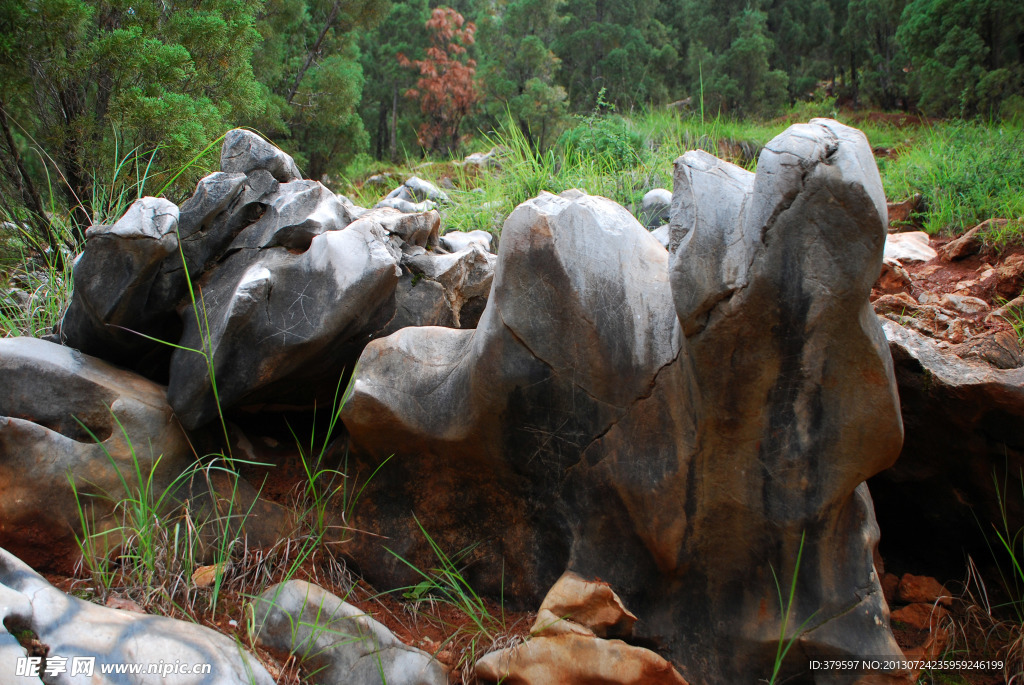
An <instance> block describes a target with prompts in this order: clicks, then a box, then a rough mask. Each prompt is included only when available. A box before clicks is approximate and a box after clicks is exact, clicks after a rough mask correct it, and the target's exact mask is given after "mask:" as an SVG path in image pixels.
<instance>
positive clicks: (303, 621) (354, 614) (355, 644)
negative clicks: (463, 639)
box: [252, 580, 448, 685]
mask: <svg viewBox="0 0 1024 685" xmlns="http://www.w3.org/2000/svg"><path fill="white" fill-rule="evenodd" d="M253 624H254V625H255V631H254V633H253V635H252V637H254V638H255V639H256V640H257V641H258V642H259V643H260V644H261V645H263V646H264V647H269V648H271V649H276V650H282V651H287V652H290V653H292V654H295V655H296V656H298V657H299V659H300V660H301V662H302V664H303V666H304V667H305V668H306V669H308V671H307V672H314V673H316V674H317V677H318V679H320V680H323V681H325V682H337V683H346V684H350V685H376V684H378V683H381V682H384V683H387V684H388V685H447V683H448V676H447V673H445V670H444V667H443V666H441V664H440V663H439V662H438V661H437V660H435V659H434V658H433V657H432V656H430V655H429V654H427V653H426V652H423V651H420V650H418V649H415V648H414V647H410V646H408V645H405V644H402V643H401V642H400V641H399V640H398V638H396V637H395V636H394V634H392V632H391V631H390V630H388V629H387V628H386V627H385V626H384V625H382V624H381V623H378V622H377V621H375V620H373V619H372V618H370V617H369V616H368V615H367V614H366V613H365V612H363V611H362V610H360V609H358V608H356V607H354V606H352V605H351V604H347V603H345V602H343V601H341V600H340V599H338V598H337V597H335V596H334V595H332V594H330V593H329V592H326V591H325V590H324V589H323V588H320V587H317V586H316V585H311V584H309V583H307V582H305V581H301V580H291V581H288V582H287V583H283V584H281V585H275V586H273V587H271V588H269V589H268V590H266V591H265V592H264V593H263V594H262V595H261V596H260V597H259V598H258V599H257V600H256V601H255V602H254V621H253Z"/></svg>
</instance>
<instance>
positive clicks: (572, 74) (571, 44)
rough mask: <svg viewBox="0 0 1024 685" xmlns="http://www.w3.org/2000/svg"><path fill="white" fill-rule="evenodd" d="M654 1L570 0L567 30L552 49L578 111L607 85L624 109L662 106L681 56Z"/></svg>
mask: <svg viewBox="0 0 1024 685" xmlns="http://www.w3.org/2000/svg"><path fill="white" fill-rule="evenodd" d="M658 4H659V3H658V2H656V1H655V0H623V1H621V2H614V3H605V2H602V1H601V0H566V2H565V6H564V7H565V9H564V12H563V16H564V17H565V18H566V23H565V28H564V29H563V30H561V31H560V32H559V35H558V36H557V39H556V40H555V41H554V42H553V44H552V48H553V50H554V52H555V54H557V55H558V57H559V59H561V60H562V66H561V72H560V74H561V76H560V81H561V83H562V85H563V86H564V87H565V89H566V91H567V92H568V96H569V102H570V105H571V106H572V107H573V108H575V109H576V111H580V110H583V109H584V108H586V107H589V106H590V102H591V101H592V100H591V98H593V94H594V92H596V91H597V90H599V89H601V88H604V89H605V90H606V93H607V97H608V100H609V101H610V102H612V103H613V104H615V105H616V106H618V107H619V108H620V110H623V111H625V110H629V109H632V108H635V107H640V106H644V105H649V104H660V103H662V102H664V101H666V99H667V98H668V89H667V86H666V80H667V76H668V75H669V74H671V73H672V70H673V69H674V68H675V65H676V61H677V60H678V51H677V49H676V47H675V46H674V45H673V43H672V41H671V40H670V39H669V34H668V29H667V28H666V27H665V26H664V25H663V24H662V23H661V21H659V19H658V17H657V14H656V12H657V9H658Z"/></svg>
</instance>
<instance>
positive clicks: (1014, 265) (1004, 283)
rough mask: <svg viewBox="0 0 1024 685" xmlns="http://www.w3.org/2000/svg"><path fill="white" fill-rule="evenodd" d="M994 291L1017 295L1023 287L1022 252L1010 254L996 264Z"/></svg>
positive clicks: (1011, 295) (1006, 295) (1001, 293)
mask: <svg viewBox="0 0 1024 685" xmlns="http://www.w3.org/2000/svg"><path fill="white" fill-rule="evenodd" d="M996 280H997V282H996V292H998V293H999V294H1000V295H1002V296H1003V297H1018V296H1019V295H1020V293H1021V289H1022V288H1024V254H1019V253H1018V254H1012V255H1010V256H1009V257H1007V258H1006V259H1005V260H1003V262H1002V263H1001V264H999V265H998V266H996Z"/></svg>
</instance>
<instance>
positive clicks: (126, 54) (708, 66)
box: [0, 0, 1024, 226]
mask: <svg viewBox="0 0 1024 685" xmlns="http://www.w3.org/2000/svg"><path fill="white" fill-rule="evenodd" d="M451 5H452V6H451V7H441V6H435V3H432V2H429V1H428V0H410V1H407V2H388V0H194V1H193V2H189V3H185V2H181V3H176V2H170V1H167V0H164V1H162V2H153V1H152V0H143V1H142V2H139V0H7V1H5V2H4V3H2V5H0V83H2V84H3V87H2V88H0V128H2V136H0V163H2V166H3V169H4V172H5V173H4V174H2V177H3V179H2V180H0V195H2V199H3V204H4V206H3V207H0V209H2V210H3V211H5V212H6V213H7V214H8V215H11V216H19V215H22V213H23V212H24V210H25V209H26V208H27V209H28V210H30V211H31V212H32V213H34V214H35V215H37V216H40V215H43V214H44V212H46V211H50V212H51V213H52V210H53V209H54V208H53V207H47V206H46V205H47V204H48V203H50V204H52V203H54V202H58V203H60V204H62V205H66V207H65V209H68V208H74V209H75V212H76V216H75V219H76V220H77V221H76V223H77V224H79V225H84V226H88V225H89V224H90V223H91V222H92V221H93V220H95V219H97V218H98V217H97V213H98V212H97V210H96V207H98V206H100V205H102V204H103V198H102V197H97V195H99V196H102V195H103V193H104V192H107V191H106V190H105V188H107V187H108V186H109V184H110V182H111V180H112V177H115V176H117V175H119V174H120V175H122V176H123V175H124V174H126V173H128V171H129V169H128V167H135V166H138V165H142V169H141V172H139V173H144V174H148V175H150V176H152V177H157V176H158V175H159V174H161V173H163V174H165V176H164V178H172V177H174V173H172V171H173V170H177V169H181V168H182V166H183V165H187V164H188V163H189V161H190V160H192V159H193V158H194V157H195V156H196V155H197V154H198V153H200V152H201V151H203V150H205V149H207V148H208V146H211V144H212V143H213V141H215V140H216V139H217V138H218V136H220V135H222V134H223V133H224V132H225V131H226V130H228V129H230V128H232V127H236V126H244V127H249V128H252V129H253V130H256V131H258V132H260V133H261V134H263V135H264V136H266V137H268V138H269V139H271V140H272V141H274V142H275V143H276V144H277V145H279V146H281V147H282V148H284V149H287V150H289V151H290V152H291V153H292V154H293V155H294V156H295V158H296V161H297V163H298V164H299V166H300V168H301V169H302V170H303V173H304V174H305V175H306V176H307V177H309V178H315V179H322V180H327V181H328V182H329V181H330V180H331V179H334V180H337V179H338V178H339V177H340V176H342V175H344V174H346V169H348V168H350V165H352V164H353V163H354V162H359V161H362V163H363V164H362V166H364V167H365V166H366V164H367V162H370V161H372V160H386V161H390V162H399V161H404V160H408V159H411V158H417V157H420V156H422V155H424V154H430V153H433V154H435V155H441V156H447V155H454V154H457V153H460V152H465V151H466V149H467V143H468V141H471V140H473V139H474V136H478V134H479V132H481V131H482V132H487V131H492V130H496V129H497V128H498V127H499V126H501V125H503V123H507V122H510V123H514V124H515V125H516V126H517V127H518V129H519V130H520V131H521V132H522V134H523V135H524V136H525V137H526V138H527V140H528V141H529V143H530V144H531V145H532V146H533V147H534V148H535V149H537V150H544V149H547V148H549V147H551V146H552V145H554V144H555V143H556V142H557V140H558V137H559V135H560V134H562V133H563V132H564V131H565V130H566V129H567V128H569V127H571V125H572V124H573V122H574V121H575V119H574V117H577V118H578V117H579V116H580V115H586V114H587V113H592V112H594V111H595V108H601V109H603V111H612V110H614V111H615V112H616V113H618V114H631V113H640V112H647V111H651V110H652V109H654V108H658V107H661V106H666V105H671V106H673V107H675V108H677V109H678V110H679V111H681V112H682V113H684V114H686V113H689V114H694V115H698V116H713V117H728V118H732V119H735V118H762V119H764V118H767V117H772V116H775V115H778V114H779V113H782V112H784V111H786V109H787V108H790V107H793V106H794V105H795V104H799V103H800V102H804V101H812V102H821V101H825V102H828V103H830V104H831V105H833V106H836V107H857V108H877V109H881V110H885V111H897V110H899V111H906V112H910V113H914V114H920V115H922V116H926V117H942V118H951V117H952V118H966V119H982V120H998V119H1016V118H1018V117H1020V116H1021V115H1022V114H1024V4H1021V3H1020V2H1016V1H1015V0H775V1H772V0H754V1H753V2H750V1H748V0H743V2H739V1H738V0H726V1H712V0H623V1H621V2H609V1H607V0H456V1H455V2H452V3H451ZM213 147H216V146H213ZM154 151H158V152H159V154H157V155H153V152H154ZM128 160H130V163H128ZM136 171H138V170H136ZM181 180H183V181H189V182H190V183H192V182H194V180H195V179H194V178H191V177H190V176H189V175H188V174H186V177H185V178H183V179H181ZM190 183H185V184H184V186H183V189H184V188H187V186H188V185H190Z"/></svg>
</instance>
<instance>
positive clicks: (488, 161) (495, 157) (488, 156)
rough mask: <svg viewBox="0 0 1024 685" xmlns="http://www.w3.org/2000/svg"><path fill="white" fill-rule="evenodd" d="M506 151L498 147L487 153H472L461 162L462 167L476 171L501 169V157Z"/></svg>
mask: <svg viewBox="0 0 1024 685" xmlns="http://www.w3.org/2000/svg"><path fill="white" fill-rule="evenodd" d="M507 152H508V150H507V149H506V148H505V147H504V146H502V145H498V146H496V147H494V148H491V149H490V150H489V151H487V152H474V153H473V154H471V155H467V156H466V158H465V159H464V160H462V166H468V167H476V168H478V169H501V157H502V155H504V154H506V153H507Z"/></svg>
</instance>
